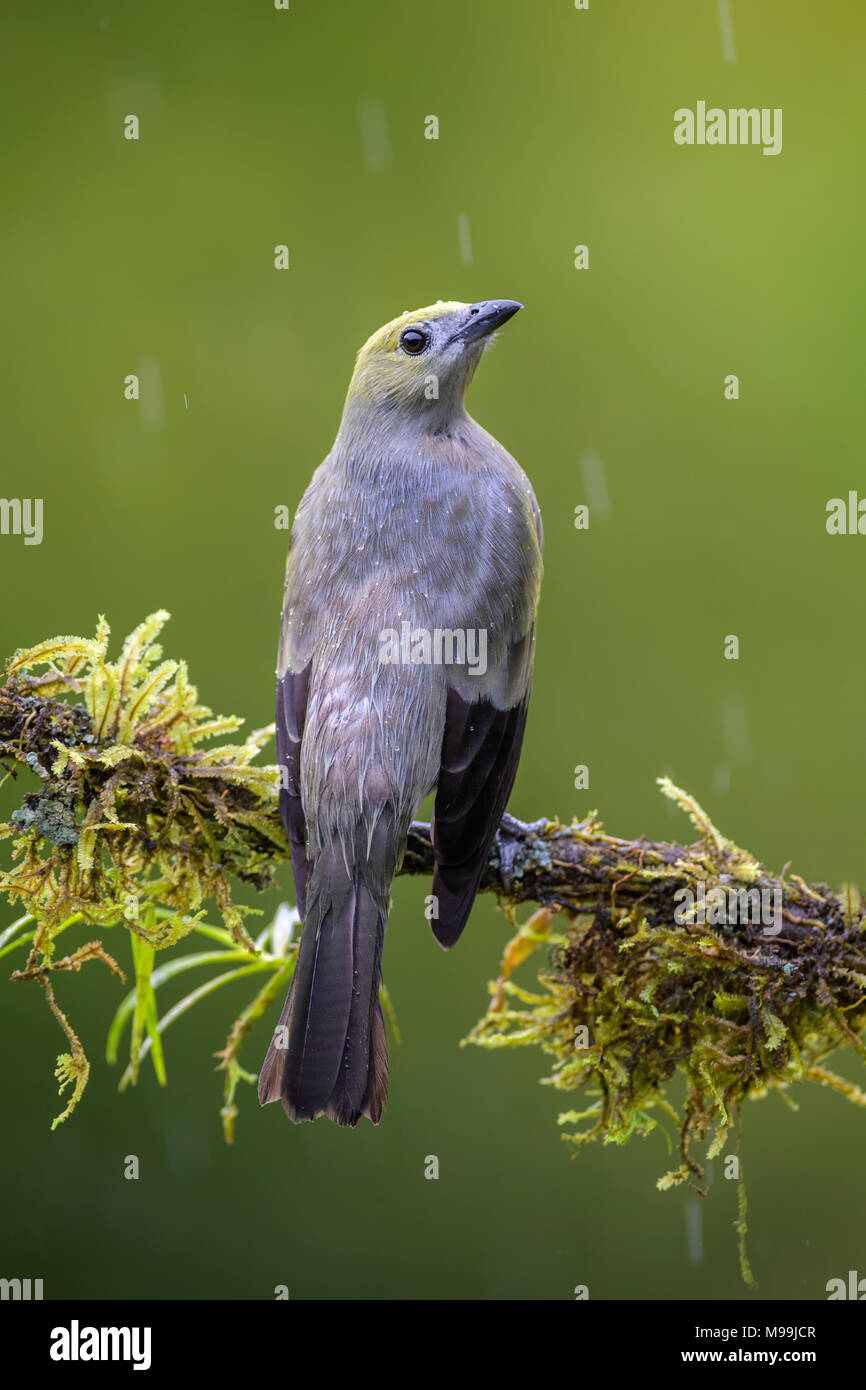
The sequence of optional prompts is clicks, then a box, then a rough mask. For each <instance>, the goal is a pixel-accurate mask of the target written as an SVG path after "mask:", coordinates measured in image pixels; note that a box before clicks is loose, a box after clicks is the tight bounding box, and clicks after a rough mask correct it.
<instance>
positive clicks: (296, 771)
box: [276, 661, 313, 921]
mask: <svg viewBox="0 0 866 1390" xmlns="http://www.w3.org/2000/svg"><path fill="white" fill-rule="evenodd" d="M312 664H313V663H312V661H308V662H307V664H306V666H304V667H303V668H302V669H301V670H299V671H292V670H291V669H287V670H286V671H285V673H284V674H283V675H282V676H280V677H279V678H278V680H277V718H276V726H277V729H276V744H277V762H278V763H279V766H280V815H281V816H282V818H283V825H284V826H285V827H286V834H287V835H288V837H289V848H290V849H291V852H292V872H293V874H294V877H295V900H296V903H297V908H298V912H299V913H300V916H301V921H303V920H304V913H305V908H306V897H307V849H306V840H307V827H306V822H305V820H304V808H303V805H302V802H301V739H302V737H303V733H304V723H305V721H306V717H307V697H308V695H309V690H310V671H311V669H312Z"/></svg>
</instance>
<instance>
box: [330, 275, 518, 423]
mask: <svg viewBox="0 0 866 1390" xmlns="http://www.w3.org/2000/svg"><path fill="white" fill-rule="evenodd" d="M522 307H523V306H522V305H521V304H518V303H517V301H516V300H514V299H482V300H480V301H479V302H478V303H477V304H459V303H457V302H456V301H454V300H449V301H447V302H445V301H441V300H440V302H439V303H438V304H433V305H431V306H430V307H429V308H427V309H415V310H413V311H411V312H407V313H404V314H401V315H400V317H399V318H396V319H392V320H391V322H390V323H386V324H385V326H384V328H380V329H378V331H377V332H375V333H374V334H373V336H372V337H371V338H368V339H367V341H366V343H365V344H364V346H363V347H362V348H361V351H360V352H359V353H358V360H357V362H356V363H355V371H354V374H353V376H352V380H351V383H350V385H349V391H348V395H347V396H346V411H347V412H348V413H349V414H351V415H357V413H358V412H361V413H363V414H367V412H368V411H370V410H372V411H375V412H376V413H377V414H378V415H379V419H382V418H383V417H382V415H381V414H379V413H380V412H386V413H387V414H391V415H393V416H397V417H399V418H400V420H401V421H407V422H408V421H413V422H417V423H418V425H419V426H420V428H422V429H423V430H425V431H430V432H431V433H435V432H437V431H439V430H442V429H445V428H447V425H448V422H449V420H451V419H453V418H454V417H455V416H456V415H459V414H461V413H462V411H463V394H464V392H465V390H466V387H467V386H468V384H469V382H470V381H471V379H472V374H473V372H474V371H475V368H476V367H477V366H478V363H479V361H480V360H481V357H482V354H483V352H484V349H485V348H486V347H487V346H488V344H489V343H490V341H491V337H492V335H493V334H494V333H495V331H496V329H497V328H500V327H501V326H502V324H503V323H506V322H507V320H508V319H510V318H511V317H512V315H513V314H516V313H517V311H518V309H521V308H522ZM345 419H346V416H345V415H344V420H345Z"/></svg>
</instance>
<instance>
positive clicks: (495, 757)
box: [430, 628, 535, 950]
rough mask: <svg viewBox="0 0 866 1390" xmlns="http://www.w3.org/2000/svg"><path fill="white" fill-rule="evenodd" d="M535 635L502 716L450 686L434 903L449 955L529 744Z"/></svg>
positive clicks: (436, 812)
mask: <svg viewBox="0 0 866 1390" xmlns="http://www.w3.org/2000/svg"><path fill="white" fill-rule="evenodd" d="M534 640H535V631H534V628H533V629H532V630H531V631H530V632H529V633H528V634H527V635H526V637H525V638H524V640H523V641H522V642H520V643H518V644H517V646H516V648H512V649H511V651H510V653H509V657H510V658H511V660H510V663H509V664H511V665H512V666H517V667H518V668H522V670H523V673H524V674H523V679H522V680H521V681H520V691H521V693H520V695H519V698H518V699H517V700H516V702H515V703H513V704H511V705H509V706H508V707H506V708H504V709H501V708H499V707H498V706H497V705H496V704H495V703H494V702H493V700H491V699H490V698H489V697H483V698H481V699H475V700H472V699H467V698H465V696H464V695H463V694H461V693H460V692H458V691H457V690H455V689H454V688H453V687H449V689H448V694H447V699H446V705H445V732H444V735H443V739H442V756H441V768H440V772H439V781H438V784H437V790H436V801H435V804H434V808H433V821H432V836H433V856H434V859H435V861H436V867H435V869H434V871H433V898H434V902H435V905H436V909H437V911H438V917H437V916H434V917H433V919H432V921H431V923H430V925H431V926H432V928H433V934H434V936H435V937H436V940H437V941H438V942H439V945H440V946H442V947H444V948H445V949H446V950H448V949H449V948H450V947H451V946H453V945H454V943H455V942H456V941H457V940H458V938H459V936H460V933H461V932H462V930H463V928H464V927H465V925H466V921H467V918H468V917H469V913H470V912H471V910H472V903H473V900H474V898H475V894H476V893H477V891H478V884H479V882H480V880H481V875H482V873H483V871H484V866H485V864H486V863H487V857H488V855H489V853H490V847H491V845H492V843H493V839H494V836H495V835H496V831H497V829H498V827H499V822H500V820H501V819H502V813H503V811H504V810H505V806H506V803H507V801H508V797H509V795H510V793H511V788H512V786H513V784H514V778H515V776H516V774H517V763H518V759H519V758H520V748H521V744H522V743H523V730H524V726H525V724H526V711H527V708H528V706H529V693H530V689H531V684H532V656H533V647H534Z"/></svg>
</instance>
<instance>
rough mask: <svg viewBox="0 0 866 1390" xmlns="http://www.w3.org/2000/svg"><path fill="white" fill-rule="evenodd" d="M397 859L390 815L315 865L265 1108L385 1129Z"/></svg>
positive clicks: (265, 1075) (263, 1097)
mask: <svg viewBox="0 0 866 1390" xmlns="http://www.w3.org/2000/svg"><path fill="white" fill-rule="evenodd" d="M352 850H354V853H352ZM396 858H397V855H396V845H395V836H394V831H393V820H392V818H391V816H390V815H389V814H388V813H385V814H384V815H382V816H381V817H380V818H379V819H378V821H377V823H376V825H375V827H374V830H373V832H372V834H370V833H369V832H368V829H367V827H366V825H363V824H362V825H359V826H358V831H357V834H356V837H355V845H354V846H351V845H348V846H346V852H345V853H344V846H343V843H342V842H341V840H340V839H339V838H335V839H334V840H332V841H331V842H329V843H327V844H324V845H323V846H322V848H321V850H320V852H319V854H318V856H317V858H316V860H315V862H314V863H313V865H312V866H311V873H310V876H309V880H308V886H307V910H306V916H305V918H304V925H303V931H302V934H301V944H300V947H299V950H298V958H297V963H296V965H295V973H294V976H293V977H292V982H291V985H290V987H289V992H288V995H287V997H286V1002H285V1005H284V1007H283V1012H282V1014H281V1016H280V1024H279V1026H278V1028H277V1029H276V1031H275V1033H274V1037H273V1039H272V1041H271V1046H270V1048H269V1049H268V1054H267V1057H266V1058H265V1063H264V1066H263V1067H262V1070H261V1074H260V1076H259V1101H260V1103H261V1104H262V1105H267V1104H268V1102H269V1101H272V1100H281V1101H282V1103H283V1109H284V1110H285V1112H286V1114H287V1115H288V1117H289V1119H290V1120H294V1121H295V1122H296V1123H297V1122H299V1121H301V1120H314V1119H315V1118H316V1117H317V1116H318V1115H327V1116H328V1117H329V1118H330V1119H332V1120H335V1121H336V1122H337V1124H341V1125H355V1124H357V1122H358V1120H359V1119H360V1117H361V1116H362V1115H368V1116H369V1117H370V1119H371V1120H372V1121H373V1123H374V1124H378V1122H379V1119H380V1118H381V1115H382V1111H383V1110H384V1108H385V1102H386V1100H387V1098H388V1049H387V1046H386V1043H385V1024H384V1021H383V1019H382V1009H381V1005H380V1003H379V982H380V979H381V974H382V946H383V943H384V939H385V923H386V922H387V919H388V906H389V895H390V888H391V880H392V878H393V872H394V865H395V863H396Z"/></svg>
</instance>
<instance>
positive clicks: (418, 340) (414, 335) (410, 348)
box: [400, 328, 428, 357]
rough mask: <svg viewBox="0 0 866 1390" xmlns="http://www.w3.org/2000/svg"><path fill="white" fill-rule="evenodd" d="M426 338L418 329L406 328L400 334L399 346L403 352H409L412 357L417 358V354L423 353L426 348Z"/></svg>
mask: <svg viewBox="0 0 866 1390" xmlns="http://www.w3.org/2000/svg"><path fill="white" fill-rule="evenodd" d="M427 342H428V338H427V334H426V333H422V332H421V329H420V328H406V329H404V331H403V332H402V333H401V334H400V346H401V348H402V349H403V351H404V352H409V353H411V354H412V356H413V357H417V356H418V353H419V352H423V351H424V349H425V347H426V346H427Z"/></svg>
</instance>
